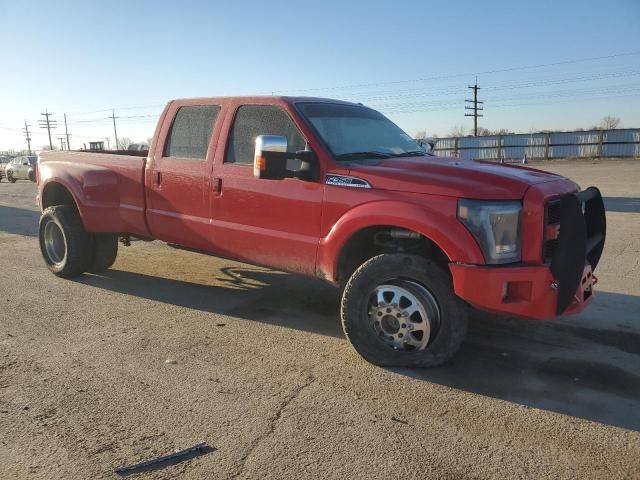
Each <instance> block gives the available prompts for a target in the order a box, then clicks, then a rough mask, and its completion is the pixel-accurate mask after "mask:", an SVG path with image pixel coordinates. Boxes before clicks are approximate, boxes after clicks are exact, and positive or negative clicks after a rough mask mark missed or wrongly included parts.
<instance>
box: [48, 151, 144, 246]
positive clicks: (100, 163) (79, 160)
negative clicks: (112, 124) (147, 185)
mask: <svg viewBox="0 0 640 480" xmlns="http://www.w3.org/2000/svg"><path fill="white" fill-rule="evenodd" d="M132 153H133V152H132ZM135 153H136V154H138V155H136V154H134V155H123V154H121V153H119V152H118V153H112V152H106V153H96V152H84V151H71V152H69V151H61V152H42V153H41V154H40V156H39V163H38V183H41V182H42V181H43V180H44V179H45V178H46V179H47V182H56V183H60V184H62V185H63V186H65V187H66V188H67V189H68V190H69V191H70V192H71V193H72V194H73V196H74V199H75V201H76V203H77V204H78V208H79V210H80V214H81V215H82V219H83V222H84V224H85V228H86V229H87V230H88V231H93V232H103V231H105V232H123V233H132V234H137V235H149V232H148V230H147V227H146V221H145V217H144V209H145V194H144V171H145V164H146V158H144V157H141V156H139V153H140V152H135ZM61 167H62V168H61ZM47 188H49V185H47ZM46 195H47V192H46V189H45V191H43V192H41V196H42V197H45V196H46ZM43 199H44V198H41V199H40V200H41V201H42V200H43Z"/></svg>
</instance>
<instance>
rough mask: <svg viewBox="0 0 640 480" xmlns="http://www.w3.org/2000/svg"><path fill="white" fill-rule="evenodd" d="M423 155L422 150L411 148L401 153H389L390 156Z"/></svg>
mask: <svg viewBox="0 0 640 480" xmlns="http://www.w3.org/2000/svg"><path fill="white" fill-rule="evenodd" d="M423 155H426V153H425V152H423V151H422V150H413V151H411V152H403V153H393V154H390V155H389V156H390V157H394V158H396V157H422V156H423Z"/></svg>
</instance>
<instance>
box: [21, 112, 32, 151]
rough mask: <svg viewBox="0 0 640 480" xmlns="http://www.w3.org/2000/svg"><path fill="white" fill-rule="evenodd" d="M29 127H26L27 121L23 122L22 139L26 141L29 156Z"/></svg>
mask: <svg viewBox="0 0 640 480" xmlns="http://www.w3.org/2000/svg"><path fill="white" fill-rule="evenodd" d="M29 126H30V125H27V121H26V120H25V121H24V130H23V132H24V138H25V139H26V140H27V151H28V152H29V155H31V134H30V132H29Z"/></svg>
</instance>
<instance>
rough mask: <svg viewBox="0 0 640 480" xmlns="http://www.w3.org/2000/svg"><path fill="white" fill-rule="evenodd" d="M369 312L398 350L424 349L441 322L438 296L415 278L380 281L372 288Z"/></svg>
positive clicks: (376, 326) (375, 325)
mask: <svg viewBox="0 0 640 480" xmlns="http://www.w3.org/2000/svg"><path fill="white" fill-rule="evenodd" d="M368 313H369V319H370V321H371V326H372V328H373V330H374V332H375V334H376V336H377V337H378V339H379V340H380V341H381V342H382V343H384V344H385V345H387V346H388V347H390V348H393V349H394V350H402V351H408V352H411V351H420V350H424V349H425V348H427V346H428V345H429V341H430V340H431V339H432V337H433V336H434V334H435V333H436V331H437V327H438V326H439V325H440V308H439V306H438V303H437V302H436V299H435V298H434V296H433V295H432V294H431V292H430V291H429V290H428V289H427V288H426V287H424V286H423V285H421V284H419V283H417V282H414V281H411V280H404V279H398V280H395V281H392V282H389V283H385V284H384V285H378V286H377V287H376V288H375V289H374V290H373V291H372V292H371V295H370V300H369V312H368Z"/></svg>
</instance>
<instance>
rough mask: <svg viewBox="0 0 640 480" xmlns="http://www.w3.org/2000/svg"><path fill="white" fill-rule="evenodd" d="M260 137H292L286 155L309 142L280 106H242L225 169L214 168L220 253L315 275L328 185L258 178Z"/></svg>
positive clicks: (233, 127)
mask: <svg viewBox="0 0 640 480" xmlns="http://www.w3.org/2000/svg"><path fill="white" fill-rule="evenodd" d="M258 135H283V136H285V137H287V141H288V148H287V151H289V152H295V151H297V150H302V149H304V148H305V145H306V143H307V142H306V140H305V138H304V137H303V135H302V133H301V132H300V130H299V129H298V127H297V126H296V124H295V123H294V121H293V120H292V119H291V117H290V116H289V115H288V114H287V112H285V111H284V110H283V109H282V108H281V107H280V106H276V105H241V106H239V107H238V109H237V110H236V113H235V118H234V120H233V124H232V125H231V128H230V130H229V136H228V139H227V142H226V149H225V152H224V158H223V160H224V161H223V163H221V164H220V163H217V164H216V165H215V166H214V179H217V181H219V182H220V184H221V188H220V191H219V194H217V195H215V196H213V197H212V203H213V205H214V208H213V225H214V229H215V237H216V251H217V252H218V253H219V254H221V255H225V256H229V257H233V258H238V259H241V260H244V261H247V262H249V263H255V264H262V265H269V266H272V267H275V268H281V269H283V270H287V271H292V272H300V273H304V274H308V275H313V274H314V272H315V259H316V253H317V249H318V243H319V237H320V223H321V212H322V197H323V190H324V184H322V183H321V182H319V181H318V180H316V181H303V180H299V179H295V178H287V179H284V180H264V179H257V178H255V177H254V176H253V154H254V147H255V138H256V137H257V136H258Z"/></svg>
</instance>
